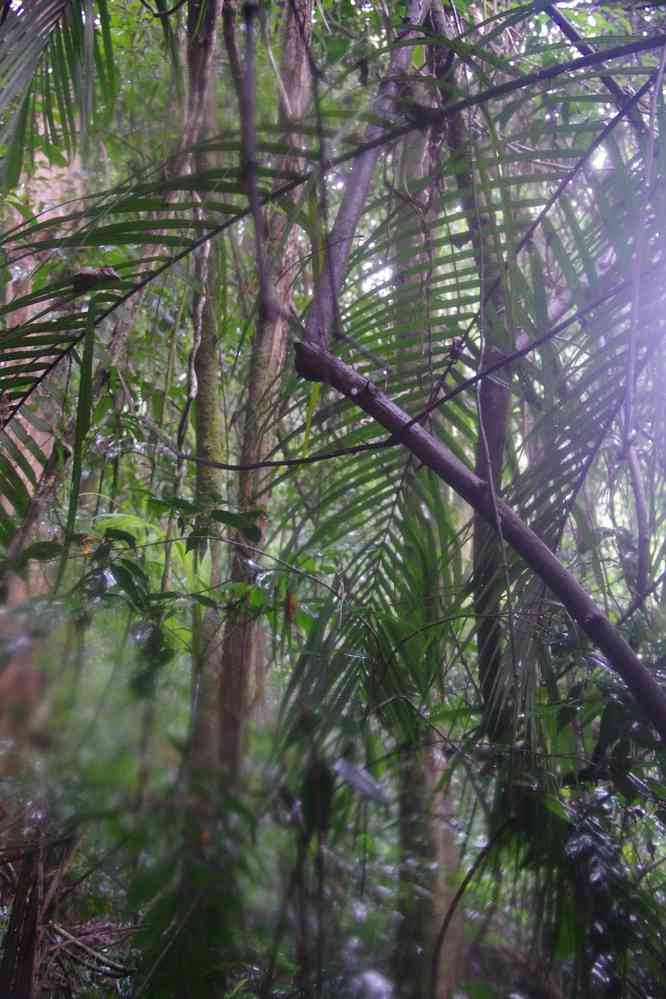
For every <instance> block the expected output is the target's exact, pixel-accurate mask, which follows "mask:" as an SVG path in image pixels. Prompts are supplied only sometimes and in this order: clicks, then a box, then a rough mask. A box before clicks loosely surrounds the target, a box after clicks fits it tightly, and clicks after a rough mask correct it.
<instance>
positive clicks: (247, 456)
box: [220, 0, 312, 782]
mask: <svg viewBox="0 0 666 999" xmlns="http://www.w3.org/2000/svg"><path fill="white" fill-rule="evenodd" d="M311 29H312V0H294V2H292V3H289V4H288V5H287V10H286V13H285V20H284V24H283V28H282V55H281V60H280V77H281V81H282V86H281V88H280V93H281V97H280V120H281V123H282V125H283V126H284V127H285V131H284V134H283V136H282V141H283V142H287V143H289V144H290V145H291V144H295V139H294V136H292V135H291V133H290V132H289V131H288V126H289V123H290V122H291V121H293V122H294V123H295V122H297V121H298V120H299V119H300V118H301V117H302V116H303V114H304V112H305V109H306V107H307V104H308V100H309V96H310V68H309V57H308V50H307V46H308V45H309V41H310V35H311ZM287 103H288V106H287ZM276 165H277V166H278V168H280V169H292V170H297V169H298V168H299V166H300V161H299V160H298V159H297V158H296V157H290V156H282V157H280V158H279V161H278V163H277V164H276ZM285 233H286V223H285V221H284V215H282V214H281V213H278V212H271V213H270V214H269V215H268V218H267V220H266V233H265V235H266V241H265V248H266V261H265V267H266V272H267V275H266V276H267V280H268V284H269V285H270V289H271V291H270V293H271V300H272V303H273V305H274V306H277V308H270V309H268V310H266V314H265V315H260V316H259V322H258V325H257V331H256V334H255V342H254V345H253V350H252V360H251V363H250V373H249V378H248V386H247V402H246V406H245V417H244V425H243V439H242V446H241V463H242V464H244V465H249V464H255V463H257V462H260V461H262V460H263V459H265V458H266V456H267V455H268V454H269V453H270V452H271V451H272V450H273V448H274V447H275V444H276V440H277V438H276V429H277V427H276V420H277V409H278V406H279V400H280V380H281V377H282V372H283V369H284V362H285V356H286V351H287V334H288V324H287V321H286V319H285V316H287V315H288V313H289V309H290V306H291V300H292V288H293V283H294V279H295V275H296V273H297V270H298V266H299V263H300V254H299V243H298V236H297V234H296V232H295V231H293V230H291V231H290V232H288V233H286V238H285ZM281 246H283V248H282V249H280V247H281ZM265 304H266V303H261V305H262V306H263V305H265ZM261 311H263V310H262V309H260V312H261ZM271 478H272V476H271V473H270V471H268V470H266V469H263V470H261V469H255V470H249V471H244V472H241V473H240V475H239V486H238V492H239V506H240V509H241V510H255V509H260V510H262V513H263V515H262V518H261V521H260V523H261V525H262V527H263V528H265V526H266V522H267V517H268V508H269V502H270V483H271ZM256 564H257V552H256V549H255V548H254V547H249V546H248V545H247V542H246V541H245V540H244V539H243V537H242V535H238V536H237V537H236V543H235V545H234V550H233V553H232V560H231V579H232V581H233V582H234V583H240V584H252V583H253V582H254V580H255V578H256V572H257V569H256ZM220 669H221V677H222V683H221V696H222V704H221V718H222V721H221V727H222V732H221V758H222V765H223V768H224V770H225V772H226V773H227V775H228V778H229V779H230V780H231V781H232V782H235V781H236V780H237V779H238V777H239V774H240V771H241V767H242V762H243V756H244V744H245V733H246V728H247V724H248V720H249V716H250V713H251V700H252V699H254V700H256V699H257V698H259V697H261V694H262V687H263V683H264V679H265V672H266V656H265V650H264V640H263V629H262V625H261V622H260V621H259V620H258V619H257V617H256V615H255V614H253V613H252V611H251V610H250V608H249V606H248V604H247V602H246V601H241V605H240V606H239V607H238V608H237V609H235V610H234V611H231V612H229V614H228V617H227V621H226V624H225V628H224V638H223V644H222V661H221V666H220ZM253 685H254V694H253V692H252V688H253Z"/></svg>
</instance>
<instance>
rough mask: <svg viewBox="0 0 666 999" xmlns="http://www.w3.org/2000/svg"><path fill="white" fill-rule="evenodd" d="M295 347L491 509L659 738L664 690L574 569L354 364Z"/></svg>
mask: <svg viewBox="0 0 666 999" xmlns="http://www.w3.org/2000/svg"><path fill="white" fill-rule="evenodd" d="M295 350H296V371H297V372H298V374H299V375H300V376H301V377H302V378H305V379H307V380H308V381H316V382H322V383H324V384H325V385H329V386H330V387H331V388H334V389H336V390H337V391H338V392H341V393H342V394H343V395H345V396H346V397H347V398H348V399H350V400H351V401H352V402H354V403H356V405H357V406H359V408H360V409H362V410H363V411H364V412H365V413H367V414H368V416H371V417H372V418H373V419H375V420H376V421H377V422H378V423H380V424H381V425H382V426H383V427H385V428H386V429H387V430H389V431H390V432H391V433H392V434H393V435H395V436H399V438H400V440H401V441H402V443H403V444H404V445H405V447H407V448H408V449H409V450H410V451H411V453H412V454H413V455H415V457H417V458H418V459H419V460H420V461H421V462H423V464H424V465H427V466H428V468H431V469H432V470H433V471H434V472H435V474H436V475H438V476H439V477H440V478H441V479H443V480H444V482H446V483H447V484H448V485H449V486H451V488H452V489H454V490H455V491H456V493H458V495H459V496H461V497H462V498H463V499H464V500H465V501H466V502H467V503H469V504H470V506H471V507H472V509H473V510H474V511H475V512H476V513H478V514H480V515H481V516H482V517H483V518H484V519H485V520H486V521H487V523H488V524H489V525H490V526H491V527H493V528H496V518H497V516H498V515H499V518H500V520H501V525H502V534H503V537H504V539H505V540H506V541H507V543H508V544H510V545H511V546H512V548H513V549H514V550H515V551H516V552H517V553H518V554H519V555H520V556H521V557H522V558H523V559H524V560H525V562H526V563H527V564H528V565H529V566H530V568H531V569H532V570H533V571H534V572H535V573H536V574H537V575H538V576H539V578H540V579H542V580H543V582H544V583H545V584H546V585H547V586H548V587H549V588H550V590H551V591H552V592H553V593H554V594H555V596H556V597H558V599H559V600H561V601H562V604H563V605H564V606H565V607H566V608H567V610H568V611H569V613H570V614H571V616H572V617H573V618H574V620H575V621H576V622H577V623H578V624H579V625H580V627H581V629H582V630H583V631H584V632H585V634H586V635H587V636H588V637H589V638H590V639H591V640H592V642H594V644H595V645H596V646H597V647H598V648H599V649H600V650H601V651H602V652H603V653H604V655H605V656H606V657H607V658H608V660H609V663H610V665H611V666H612V667H613V669H614V670H615V672H616V673H618V674H619V675H620V676H621V677H622V679H623V680H624V682H625V683H626V684H627V687H628V688H629V690H630V691H631V693H632V694H633V695H634V697H635V699H636V702H637V704H638V706H639V708H640V709H641V710H642V711H643V713H644V714H645V715H646V717H648V718H649V719H650V721H651V722H652V723H653V724H654V726H655V728H656V729H657V731H658V732H659V734H660V736H661V738H662V739H663V740H664V741H665V742H666V694H665V693H664V691H663V690H662V689H661V687H660V686H659V684H658V683H657V682H656V680H655V678H654V676H653V675H652V673H651V672H650V671H649V670H648V669H647V668H646V667H645V665H644V664H643V663H642V662H641V660H640V659H639V658H638V656H637V655H636V653H635V652H634V650H633V649H632V648H631V646H630V645H629V644H628V643H627V642H626V641H625V640H624V638H623V637H622V636H621V635H620V633H619V632H618V630H617V629H616V628H615V627H614V626H613V625H612V624H611V622H610V621H609V620H608V618H606V617H605V615H604V614H603V613H602V612H601V610H600V609H599V607H597V605H596V604H595V602H594V601H593V600H592V598H591V597H590V595H589V594H588V593H587V592H586V590H585V589H584V588H583V587H582V586H581V584H580V583H579V582H578V580H577V579H576V578H575V576H573V575H572V574H571V573H570V572H569V571H568V569H566V568H565V567H564V566H563V565H562V563H561V562H560V561H559V559H558V558H557V557H556V556H555V555H554V554H553V552H552V551H551V550H550V548H548V547H547V545H545V544H544V543H543V541H541V539H540V538H539V537H538V536H537V535H536V534H535V533H534V531H532V530H531V529H530V528H529V527H527V525H526V524H524V523H523V522H522V520H521V519H520V517H519V516H518V515H517V514H516V513H515V512H514V511H513V510H512V509H511V507H510V506H509V505H508V504H507V503H505V502H503V501H502V500H500V499H499V498H496V500H495V502H493V497H492V493H491V490H490V489H489V487H488V483H487V482H485V481H484V480H483V479H481V478H479V476H478V475H476V474H475V473H474V472H473V471H472V470H471V469H470V468H468V467H467V465H465V464H464V463H463V462H462V461H460V459H459V458H457V457H456V456H455V455H454V454H453V452H452V451H450V450H449V449H448V448H447V447H446V446H445V445H444V444H443V443H442V442H441V441H439V440H438V439H437V438H436V437H434V436H433V435H432V434H430V433H428V431H427V430H425V429H424V428H423V427H422V426H420V425H419V424H412V423H411V421H410V418H409V416H408V414H407V413H405V412H404V410H402V409H401V408H400V407H399V406H397V405H396V404H395V403H394V402H393V401H392V400H391V399H389V398H388V396H386V395H385V394H384V393H383V392H381V391H380V390H379V389H378V388H377V386H376V385H374V384H373V383H372V382H371V381H369V380H368V379H367V378H364V377H363V376H362V375H359V374H358V372H356V371H355V370H354V368H352V367H350V366H349V365H348V364H345V363H344V362H343V361H341V360H339V359H338V358H337V357H334V356H333V355H332V354H329V353H328V351H326V350H324V349H322V348H321V347H320V346H319V345H318V344H317V343H313V342H307V343H296V344H295Z"/></svg>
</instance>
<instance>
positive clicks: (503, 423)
mask: <svg viewBox="0 0 666 999" xmlns="http://www.w3.org/2000/svg"><path fill="white" fill-rule="evenodd" d="M431 18H432V22H433V27H434V29H435V30H436V31H437V33H438V34H442V35H445V36H446V35H449V36H452V35H455V34H457V31H456V30H455V21H454V20H453V19H452V18H451V17H450V16H449V15H446V14H445V13H444V10H443V7H442V4H441V0H434V2H433V5H432V12H431ZM446 54H447V53H446V51H445V50H444V49H442V48H440V49H439V50H438V52H437V53H436V55H435V60H434V63H435V75H436V76H437V77H438V79H439V82H440V85H441V86H442V87H443V91H442V94H443V97H442V99H443V100H446V91H447V88H448V87H451V94H453V93H454V92H455V93H460V92H463V93H464V88H465V75H464V74H465V69H464V66H460V67H458V65H457V60H456V59H454V60H453V63H452V65H449V64H448V62H447V60H446ZM445 134H446V141H447V145H448V148H449V151H450V153H451V156H452V157H453V160H454V162H455V163H456V171H455V176H456V182H457V185H458V190H459V192H460V198H461V201H462V206H463V211H464V213H465V221H466V222H467V227H468V230H469V234H470V238H471V240H472V246H473V250H474V259H475V262H476V267H477V271H478V276H479V299H480V303H481V304H480V316H479V329H480V332H481V352H480V358H479V368H480V369H482V368H485V367H488V366H489V365H491V364H493V363H495V362H496V361H498V360H501V358H502V357H503V356H504V354H505V353H508V352H509V350H510V349H511V346H512V345H511V344H510V342H509V338H508V333H507V322H508V317H507V308H506V301H505V293H504V279H503V277H504V272H503V268H502V260H501V257H500V254H499V252H498V249H497V246H496V240H497V239H498V237H497V229H496V227H495V224H494V221H495V219H494V211H493V208H492V206H491V205H490V204H489V203H487V201H486V199H484V196H483V190H482V184H481V183H480V181H479V179H478V178H477V176H476V173H475V168H474V163H473V158H474V149H473V146H472V142H471V139H470V134H469V130H468V127H467V123H466V121H465V116H464V112H462V111H457V112H455V113H453V114H451V115H449V116H448V118H447V122H446V131H445ZM508 377H509V374H508V373H506V374H505V373H503V374H502V377H501V378H499V379H495V378H485V379H484V380H483V381H482V382H481V384H480V386H479V390H478V392H477V411H478V412H477V415H478V427H479V435H478V440H477V445H476V457H475V471H476V474H477V475H478V476H479V478H480V479H483V480H484V481H485V482H488V483H489V484H491V491H492V494H493V496H495V494H496V493H498V492H499V490H500V488H501V482H502V466H503V462H504V450H505V446H506V437H507V431H508V425H509V417H510V410H509V388H508V385H507V384H506V382H507V380H508ZM473 563H474V581H473V582H474V610H475V613H476V634H477V649H478V659H479V685H480V688H481V696H482V698H483V703H484V709H485V721H486V726H487V728H488V731H489V733H490V735H491V736H492V737H493V738H502V737H503V736H506V735H507V734H508V732H509V730H510V728H511V711H510V704H509V699H510V697H511V691H510V690H509V687H508V685H507V683H506V681H505V678H504V677H503V675H502V670H503V663H502V658H503V657H502V626H501V612H502V593H503V591H504V589H505V578H504V576H505V573H504V550H503V544H502V538H501V536H500V534H499V532H498V531H497V530H495V528H494V527H493V526H491V525H489V524H488V523H487V521H486V520H485V519H484V518H483V517H482V516H480V514H479V513H478V512H477V513H475V515H474V547H473Z"/></svg>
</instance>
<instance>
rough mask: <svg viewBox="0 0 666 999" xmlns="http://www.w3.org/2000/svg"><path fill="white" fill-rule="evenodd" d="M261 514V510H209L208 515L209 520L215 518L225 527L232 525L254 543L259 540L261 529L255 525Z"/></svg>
mask: <svg viewBox="0 0 666 999" xmlns="http://www.w3.org/2000/svg"><path fill="white" fill-rule="evenodd" d="M261 514H262V511H261V510H252V511H249V512H248V513H234V512H232V511H231V510H211V512H210V514H209V516H210V518H211V520H216V521H218V523H220V524H226V525H227V527H234V528H236V530H237V531H240V532H241V534H244V535H245V537H246V538H248V539H249V540H250V541H253V542H254V543H255V544H258V542H260V541H261V530H260V528H259V527H257V523H256V521H257V518H258V517H260V516H261Z"/></svg>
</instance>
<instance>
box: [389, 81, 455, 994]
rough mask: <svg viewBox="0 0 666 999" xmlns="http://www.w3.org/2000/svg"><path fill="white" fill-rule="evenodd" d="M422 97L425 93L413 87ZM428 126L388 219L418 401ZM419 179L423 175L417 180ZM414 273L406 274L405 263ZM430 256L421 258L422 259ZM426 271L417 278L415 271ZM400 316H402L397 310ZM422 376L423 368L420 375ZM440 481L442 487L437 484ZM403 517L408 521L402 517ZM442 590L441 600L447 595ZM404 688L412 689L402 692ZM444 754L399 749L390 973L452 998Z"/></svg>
mask: <svg viewBox="0 0 666 999" xmlns="http://www.w3.org/2000/svg"><path fill="white" fill-rule="evenodd" d="M418 99H419V100H421V101H427V99H428V95H427V92H426V91H424V92H423V93H419V94H418ZM432 151H433V144H432V136H431V134H430V130H429V129H426V130H425V132H423V133H418V134H417V135H414V136H409V138H408V139H407V140H406V141H405V142H404V143H403V148H402V155H401V161H400V176H399V178H398V181H397V187H396V190H395V195H396V197H398V198H399V199H400V202H401V203H400V206H399V209H398V211H397V213H396V222H395V234H396V235H395V251H396V261H397V263H396V291H395V298H396V311H397V313H398V316H399V317H400V318H401V320H403V321H404V322H405V323H406V322H407V321H410V322H411V323H412V324H413V327H412V329H413V332H412V343H411V345H410V350H409V353H408V354H407V355H406V354H405V352H401V356H400V359H399V362H398V363H399V365H401V366H402V365H404V367H405V372H404V380H407V379H408V377H409V369H410V368H411V369H412V370H417V371H420V372H423V373H424V378H423V380H422V381H421V382H420V384H419V388H420V392H419V393H418V394H417V397H416V398H415V399H413V401H412V405H414V406H415V407H416V408H417V409H420V408H422V407H423V406H424V405H425V404H427V402H428V401H429V399H430V398H431V395H432V392H433V390H434V387H435V381H436V378H435V373H434V371H433V364H432V356H431V352H432V342H431V341H432V336H431V322H432V308H431V302H430V287H429V282H430V281H431V280H432V269H433V268H432V249H431V235H430V224H431V220H432V218H433V217H436V216H437V210H436V209H437V207H438V203H439V198H438V195H437V192H436V189H435V183H434V178H435V171H436V168H437V164H436V162H434V161H433V157H432ZM427 178H431V179H432V183H430V184H424V181H426V180H427ZM416 261H420V263H421V266H420V267H419V268H417V273H418V275H419V277H418V278H417V280H416V281H415V279H414V277H413V276H412V274H413V271H412V269H413V268H414V264H415V262H416ZM429 265H430V266H429ZM423 275H425V278H424V277H423ZM403 317H404V319H403ZM428 376H430V377H428ZM405 458H406V464H405V473H404V479H403V492H404V495H403V497H402V503H401V507H402V526H403V537H404V544H405V554H404V556H403V557H404V558H405V561H407V562H409V563H410V564H413V565H414V566H419V565H420V566H422V577H420V578H419V582H420V583H421V585H422V592H421V594H420V599H419V598H417V595H416V594H412V599H416V603H417V605H418V607H417V608H415V614H420V615H422V616H423V621H424V623H426V624H427V623H429V622H432V621H433V620H434V619H436V618H437V617H438V616H439V612H440V596H439V594H440V588H441V584H440V582H439V580H438V579H437V578H430V577H429V574H428V571H427V568H426V565H427V563H426V562H425V561H424V559H423V558H421V557H420V554H421V553H419V552H418V551H415V552H413V554H412V553H411V551H410V548H409V541H408V539H409V536H410V532H411V531H412V530H413V531H414V532H415V533H416V535H417V536H418V534H419V532H420V531H422V530H423V527H422V526H420V525H423V510H422V502H421V498H420V496H419V491H418V479H417V476H416V471H415V466H414V463H413V461H412V459H411V456H409V455H406V456H405ZM440 488H444V486H443V484H441V486H440ZM410 525H411V526H410ZM441 599H442V600H443V602H444V603H445V602H446V594H442V597H441ZM410 693H411V692H410ZM445 766H446V764H445V759H444V757H443V755H442V754H441V751H440V748H439V746H438V745H437V744H436V741H435V740H434V739H433V738H432V737H431V736H430V735H429V734H428V735H427V736H426V737H425V738H423V737H420V738H417V739H415V740H414V741H413V742H412V743H411V744H410V745H407V746H404V748H403V759H402V763H401V767H400V787H399V801H400V821H399V832H400V856H401V867H400V890H399V907H400V915H401V919H400V922H399V924H398V937H397V941H396V951H395V961H394V978H395V984H396V991H397V994H398V996H399V997H401V999H451V996H452V995H453V990H454V988H455V986H456V985H457V984H458V982H459V980H460V976H461V974H462V965H463V957H464V936H463V922H462V913H461V911H460V910H458V911H457V912H456V913H455V916H454V918H453V921H452V923H451V925H450V927H449V932H448V934H447V938H446V940H445V942H444V945H443V946H442V948H441V949H440V952H439V955H438V960H437V963H436V971H435V973H434V978H435V980H434V981H432V975H433V973H432V961H433V958H434V948H435V945H436V940H437V937H438V933H439V928H440V925H441V921H442V919H443V918H444V915H445V913H446V912H447V910H448V908H449V905H450V903H451V900H452V898H453V894H454V891H455V887H454V880H455V876H456V873H457V870H458V862H459V858H458V849H457V845H456V842H455V836H454V833H453V831H452V829H451V826H450V825H449V823H448V818H449V812H450V810H451V803H450V801H449V797H448V795H449V789H448V786H447V785H446V784H445V783H444V781H443V778H444V774H445Z"/></svg>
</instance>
